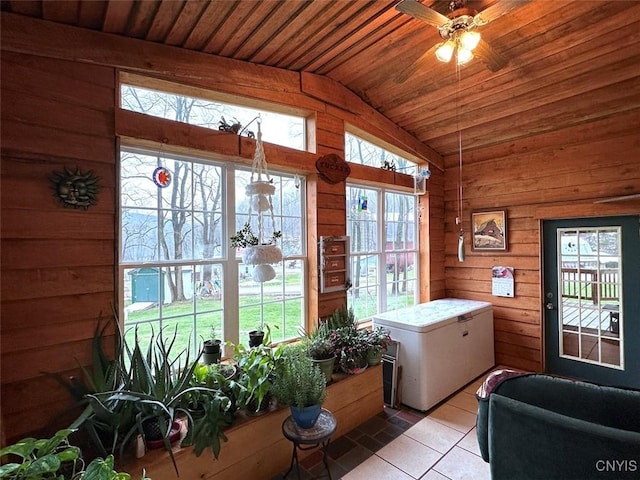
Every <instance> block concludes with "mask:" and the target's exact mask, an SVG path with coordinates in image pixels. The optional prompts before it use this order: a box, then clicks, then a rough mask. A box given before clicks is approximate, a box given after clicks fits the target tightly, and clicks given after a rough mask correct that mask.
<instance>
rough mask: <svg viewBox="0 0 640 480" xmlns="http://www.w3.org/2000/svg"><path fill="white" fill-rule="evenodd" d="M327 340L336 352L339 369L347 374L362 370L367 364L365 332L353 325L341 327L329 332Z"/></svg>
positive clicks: (367, 348) (367, 346)
mask: <svg viewBox="0 0 640 480" xmlns="http://www.w3.org/2000/svg"><path fill="white" fill-rule="evenodd" d="M329 342H330V344H331V346H332V348H333V350H334V352H335V353H336V357H337V361H338V366H339V368H340V370H342V371H343V372H345V373H348V374H356V373H361V372H363V371H364V370H365V369H366V368H367V366H368V365H369V364H368V362H367V350H369V345H368V343H367V339H366V333H365V332H363V331H360V330H358V329H357V328H355V327H341V328H338V329H337V330H335V331H333V332H331V334H330V335H329Z"/></svg>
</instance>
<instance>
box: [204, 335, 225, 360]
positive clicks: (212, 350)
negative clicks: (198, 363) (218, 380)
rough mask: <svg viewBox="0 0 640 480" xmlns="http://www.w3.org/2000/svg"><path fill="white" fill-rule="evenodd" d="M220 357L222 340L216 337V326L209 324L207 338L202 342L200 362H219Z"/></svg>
mask: <svg viewBox="0 0 640 480" xmlns="http://www.w3.org/2000/svg"><path fill="white" fill-rule="evenodd" d="M221 358H222V340H220V339H219V338H218V334H217V332H216V326H215V325H211V331H210V334H209V338H208V339H207V340H205V341H204V342H203V343H202V362H203V363H204V364H205V365H211V364H213V363H220V359H221Z"/></svg>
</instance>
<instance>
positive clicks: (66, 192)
mask: <svg viewBox="0 0 640 480" xmlns="http://www.w3.org/2000/svg"><path fill="white" fill-rule="evenodd" d="M51 182H52V183H53V190H54V192H55V193H54V195H55V197H56V198H57V199H58V200H59V201H60V202H61V203H62V205H63V206H65V207H72V208H83V209H84V210H87V209H88V208H89V207H90V206H91V205H95V204H96V203H98V201H97V199H96V194H97V193H98V190H99V189H100V186H99V185H98V177H96V176H95V175H94V173H93V172H92V171H88V172H87V173H82V172H81V171H80V167H76V170H75V172H74V171H73V170H71V169H69V168H67V167H64V171H62V172H53V175H52V176H51Z"/></svg>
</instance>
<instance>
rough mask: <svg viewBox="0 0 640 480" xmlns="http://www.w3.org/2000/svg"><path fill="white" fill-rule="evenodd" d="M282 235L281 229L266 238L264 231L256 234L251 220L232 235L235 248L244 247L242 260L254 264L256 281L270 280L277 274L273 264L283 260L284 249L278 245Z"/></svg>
mask: <svg viewBox="0 0 640 480" xmlns="http://www.w3.org/2000/svg"><path fill="white" fill-rule="evenodd" d="M280 237H282V232H281V231H280V230H275V231H274V232H273V234H272V235H271V237H270V238H264V237H263V236H262V232H260V233H259V234H258V236H256V235H255V234H254V233H253V230H252V229H251V224H250V223H249V222H247V223H245V224H244V227H242V229H240V230H239V231H238V232H236V234H235V235H233V236H232V237H231V246H232V247H233V248H243V249H244V250H243V252H242V262H243V263H244V264H245V265H254V269H253V274H252V278H253V280H255V281H256V282H268V281H269V280H273V279H274V278H275V276H276V271H275V270H274V268H273V267H272V266H271V265H272V264H275V263H278V262H281V261H282V250H280V247H278V246H277V245H276V241H277V240H278V238H280Z"/></svg>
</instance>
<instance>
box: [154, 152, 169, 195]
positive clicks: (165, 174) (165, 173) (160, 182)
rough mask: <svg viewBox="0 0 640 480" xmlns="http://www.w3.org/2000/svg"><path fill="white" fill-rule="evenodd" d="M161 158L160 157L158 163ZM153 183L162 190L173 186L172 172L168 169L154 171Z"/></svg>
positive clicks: (160, 168) (161, 168) (162, 168)
mask: <svg viewBox="0 0 640 480" xmlns="http://www.w3.org/2000/svg"><path fill="white" fill-rule="evenodd" d="M159 161H160V157H158V162H159ZM153 183H155V184H156V185H157V186H158V187H160V188H166V187H168V186H169V185H170V184H171V172H170V171H169V170H167V168H166V167H158V168H156V169H155V170H154V171H153Z"/></svg>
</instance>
